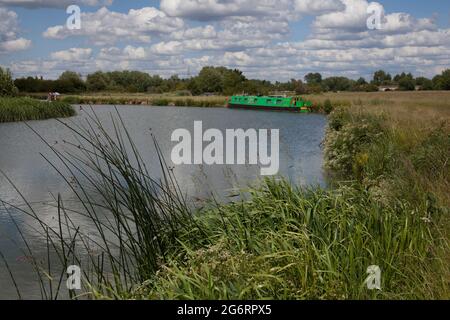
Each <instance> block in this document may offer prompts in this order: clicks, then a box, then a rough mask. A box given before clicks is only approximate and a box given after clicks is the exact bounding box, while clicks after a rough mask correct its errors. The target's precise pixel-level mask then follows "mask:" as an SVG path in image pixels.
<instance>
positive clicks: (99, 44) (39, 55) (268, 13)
mask: <svg viewBox="0 0 450 320" xmlns="http://www.w3.org/2000/svg"><path fill="white" fill-rule="evenodd" d="M70 5H77V6H79V8H80V10H81V15H80V23H81V25H80V28H79V29H70V28H69V27H68V25H67V20H68V19H69V18H70V14H68V13H67V12H66V9H67V7H68V6H70ZM368 8H369V9H372V8H375V9H376V11H373V10H372V11H371V10H369V11H368ZM375 12H376V13H375ZM378 13H379V14H378ZM371 18H379V22H380V23H379V25H378V26H377V27H376V28H375V29H374V28H369V27H368V20H369V22H373V21H376V20H374V19H371ZM369 25H373V24H371V23H369ZM0 66H2V67H6V68H9V69H10V70H11V71H12V73H13V75H14V77H23V76H43V77H45V78H50V79H54V78H57V77H58V76H59V75H60V74H61V73H62V72H63V71H65V70H71V71H76V72H78V73H80V74H81V75H83V76H86V75H87V74H89V73H93V72H95V71H98V70H102V71H112V70H140V71H144V72H148V73H150V74H159V75H161V76H163V77H170V76H171V75H175V74H177V75H179V76H180V77H188V76H194V75H196V74H197V73H198V72H199V71H200V70H201V68H202V67H204V66H225V67H229V68H238V69H240V70H242V71H243V72H244V74H245V75H246V76H247V77H248V78H256V79H268V80H272V81H286V80H290V79H302V78H303V77H304V75H306V74H307V73H309V72H320V73H322V74H323V75H324V76H346V77H350V78H353V79H357V78H359V77H361V76H363V77H365V78H367V79H370V78H371V75H372V74H373V72H374V71H376V70H379V69H383V70H386V71H388V72H390V73H392V74H397V73H401V72H412V73H413V74H414V75H415V76H426V77H433V76H434V75H436V74H439V73H441V72H442V71H443V70H444V69H448V68H450V1H448V0H445V1H443V0H414V1H410V0H390V1H384V0H383V1H381V0H380V1H378V2H369V1H366V0H322V1H319V0H160V1H157V0H134V1H133V0H132V1H125V0H0Z"/></svg>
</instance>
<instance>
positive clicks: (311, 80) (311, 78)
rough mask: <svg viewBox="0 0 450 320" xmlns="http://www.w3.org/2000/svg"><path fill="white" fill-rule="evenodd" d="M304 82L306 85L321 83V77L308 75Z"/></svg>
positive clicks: (314, 74)
mask: <svg viewBox="0 0 450 320" xmlns="http://www.w3.org/2000/svg"><path fill="white" fill-rule="evenodd" d="M305 81H306V83H307V84H308V85H314V84H320V83H322V75H321V74H320V73H308V74H307V75H306V76H305Z"/></svg>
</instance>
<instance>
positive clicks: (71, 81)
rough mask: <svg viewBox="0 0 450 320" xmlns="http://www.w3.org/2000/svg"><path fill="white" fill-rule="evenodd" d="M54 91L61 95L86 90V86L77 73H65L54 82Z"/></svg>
mask: <svg viewBox="0 0 450 320" xmlns="http://www.w3.org/2000/svg"><path fill="white" fill-rule="evenodd" d="M55 90H56V91H60V92H63V93H73V92H80V91H84V90H86V84H85V83H84V81H83V80H82V79H81V76H80V75H79V74H78V73H76V72H73V71H65V72H63V73H62V74H61V75H60V76H59V78H58V80H57V81H56V83H55Z"/></svg>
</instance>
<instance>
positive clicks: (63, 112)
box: [0, 98, 76, 122]
mask: <svg viewBox="0 0 450 320" xmlns="http://www.w3.org/2000/svg"><path fill="white" fill-rule="evenodd" d="M75 114H76V112H75V110H74V109H73V108H72V107H71V106H70V105H69V104H67V103H65V102H52V103H49V102H42V101H38V100H34V99H31V98H0V122H14V121H27V120H43V119H50V118H65V117H72V116H74V115H75Z"/></svg>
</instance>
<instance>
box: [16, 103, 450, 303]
mask: <svg viewBox="0 0 450 320" xmlns="http://www.w3.org/2000/svg"><path fill="white" fill-rule="evenodd" d="M330 100H331V103H332V99H330ZM368 101H371V100H368ZM327 105H329V103H327ZM358 105H359V106H354V105H352V106H348V107H337V108H336V109H335V110H334V111H333V112H332V113H331V114H330V116H329V129H328V131H327V135H326V140H325V142H324V146H325V153H326V159H325V160H326V164H327V167H328V169H329V170H330V171H331V172H332V173H333V178H332V180H331V181H330V182H331V186H332V188H331V189H327V190H324V189H321V188H301V187H296V186H292V185H291V184H290V183H288V182H287V181H285V180H284V179H282V178H281V179H269V180H265V181H264V182H263V183H262V184H261V185H259V186H255V187H253V188H249V189H246V190H243V191H245V192H247V193H250V195H251V197H250V198H249V199H248V200H240V201H235V202H233V203H231V204H218V203H215V202H214V201H211V202H210V203H209V204H208V205H207V206H206V207H204V208H195V207H194V206H193V205H191V204H190V203H189V202H188V201H187V200H186V199H185V197H184V195H183V193H182V191H181V189H180V187H179V185H178V183H177V181H176V177H175V176H174V174H173V171H172V170H171V168H169V167H168V166H167V165H166V163H165V160H164V158H163V157H162V155H161V153H160V150H159V147H158V143H157V141H156V140H154V144H155V152H156V153H157V154H158V159H159V160H158V161H159V165H160V168H161V174H160V176H161V178H155V176H150V173H149V172H148V171H147V170H146V166H145V164H144V161H143V159H142V158H141V156H140V155H139V148H138V147H137V146H135V145H134V143H133V141H132V139H131V137H130V135H129V134H128V132H127V130H126V128H125V126H124V125H123V123H122V121H121V119H120V115H119V114H117V115H116V116H115V117H112V118H111V121H112V123H113V127H114V130H113V132H108V131H107V130H106V129H105V128H104V126H103V124H102V123H100V121H99V120H98V119H97V118H96V117H95V112H94V113H93V115H92V116H91V117H90V118H89V119H88V122H87V123H86V124H85V125H84V126H76V125H71V124H66V123H64V122H62V123H63V124H64V125H66V126H67V127H68V128H69V129H70V130H72V131H73V133H74V136H75V137H77V142H76V143H68V142H66V143H67V144H68V146H69V147H70V146H71V147H73V148H76V149H77V150H80V151H81V152H82V155H81V156H80V155H79V152H78V151H77V152H75V153H70V151H69V153H67V154H66V153H61V152H60V151H58V150H56V149H55V148H54V147H53V146H51V145H49V144H48V147H49V148H51V149H52V150H53V151H54V152H55V154H57V155H58V157H59V159H60V161H61V163H62V164H63V165H64V167H65V169H66V171H67V172H69V176H70V177H76V178H74V179H75V180H73V179H70V177H67V175H64V174H63V173H62V172H61V175H63V176H64V177H65V179H66V181H67V184H68V186H69V187H70V188H72V190H73V191H74V192H75V194H76V195H77V196H78V200H79V201H80V203H82V205H83V210H81V211H79V212H74V211H73V210H70V208H66V207H65V205H64V204H63V202H62V201H60V199H59V198H58V206H57V208H55V210H56V211H57V214H58V219H57V221H58V224H57V226H53V227H52V226H49V225H46V224H45V223H42V224H41V228H42V233H43V234H44V236H45V239H48V240H47V243H48V245H47V246H48V250H49V252H50V251H51V252H57V256H58V257H59V262H58V264H57V267H52V268H49V267H47V268H46V272H43V271H42V270H43V268H42V267H40V268H37V270H38V273H39V274H40V275H41V276H40V279H41V283H42V287H43V288H47V289H46V291H45V292H47V295H46V296H44V298H45V297H47V298H48V297H54V296H55V295H56V293H57V292H59V291H58V290H57V289H55V290H53V291H51V290H49V289H48V287H51V288H52V287H56V288H60V287H61V286H60V283H59V284H58V285H56V284H54V283H53V282H52V281H50V284H47V282H48V279H49V278H48V277H47V276H46V275H47V274H50V273H51V272H50V271H49V270H48V269H51V270H53V272H55V270H64V267H65V266H67V264H68V263H69V262H70V261H75V262H77V263H78V264H80V265H82V269H83V272H84V279H85V285H84V291H83V293H84V294H85V295H87V296H88V297H89V298H93V299H111V298H115V299H266V298H272V299H448V298H450V290H449V286H448V279H449V278H450V270H449V264H448V261H449V255H448V253H449V252H450V250H449V249H450V248H449V230H450V228H449V226H450V224H449V219H448V214H449V208H450V202H449V199H448V195H447V191H448V189H449V188H448V186H449V181H450V175H449V161H448V158H449V150H450V145H449V143H450V140H449V128H448V126H447V125H446V121H442V119H441V121H440V122H435V121H438V120H437V119H435V118H434V117H432V116H430V117H428V118H425V119H426V125H424V123H423V121H422V122H419V121H416V117H415V115H412V116H411V117H409V118H405V116H404V114H403V113H396V112H395V111H392V110H391V112H387V111H385V110H380V109H378V110H374V109H373V108H374V107H376V108H379V106H378V103H375V102H374V103H370V102H369V103H367V102H362V103H359V102H358ZM400 114H402V115H403V117H400V116H399V115H400ZM439 123H440V125H437V124H439ZM412 124H414V126H411V125H412ZM36 134H38V133H36ZM56 168H57V166H55V170H57V169H56ZM243 199H245V197H243ZM24 201H25V200H24ZM22 210H23V209H22ZM23 211H24V214H29V215H31V216H32V217H34V218H35V219H39V215H38V213H36V212H33V210H32V206H31V205H30V206H29V209H28V210H23ZM74 214H81V215H83V216H84V217H86V218H88V219H89V220H90V221H91V222H92V223H93V225H94V226H95V229H96V233H97V235H96V236H90V235H88V234H86V233H85V232H84V230H83V228H82V226H78V225H75V224H74V223H73V222H72V221H73V220H72V219H71V217H73V215H74ZM38 221H40V220H38ZM92 252H95V253H92ZM49 256H50V255H49ZM83 257H85V258H83ZM370 265H378V266H379V267H380V268H381V270H382V290H381V291H378V290H375V291H371V290H368V288H367V287H366V285H365V279H366V276H367V274H366V270H367V268H368V267H369V266H370ZM61 267H62V268H61ZM63 272H64V271H61V273H59V274H55V275H53V276H52V277H50V279H61V278H62V275H63ZM11 273H12V275H13V274H14V272H13V270H11ZM53 281H54V280H53ZM19 292H20V290H19Z"/></svg>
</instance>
